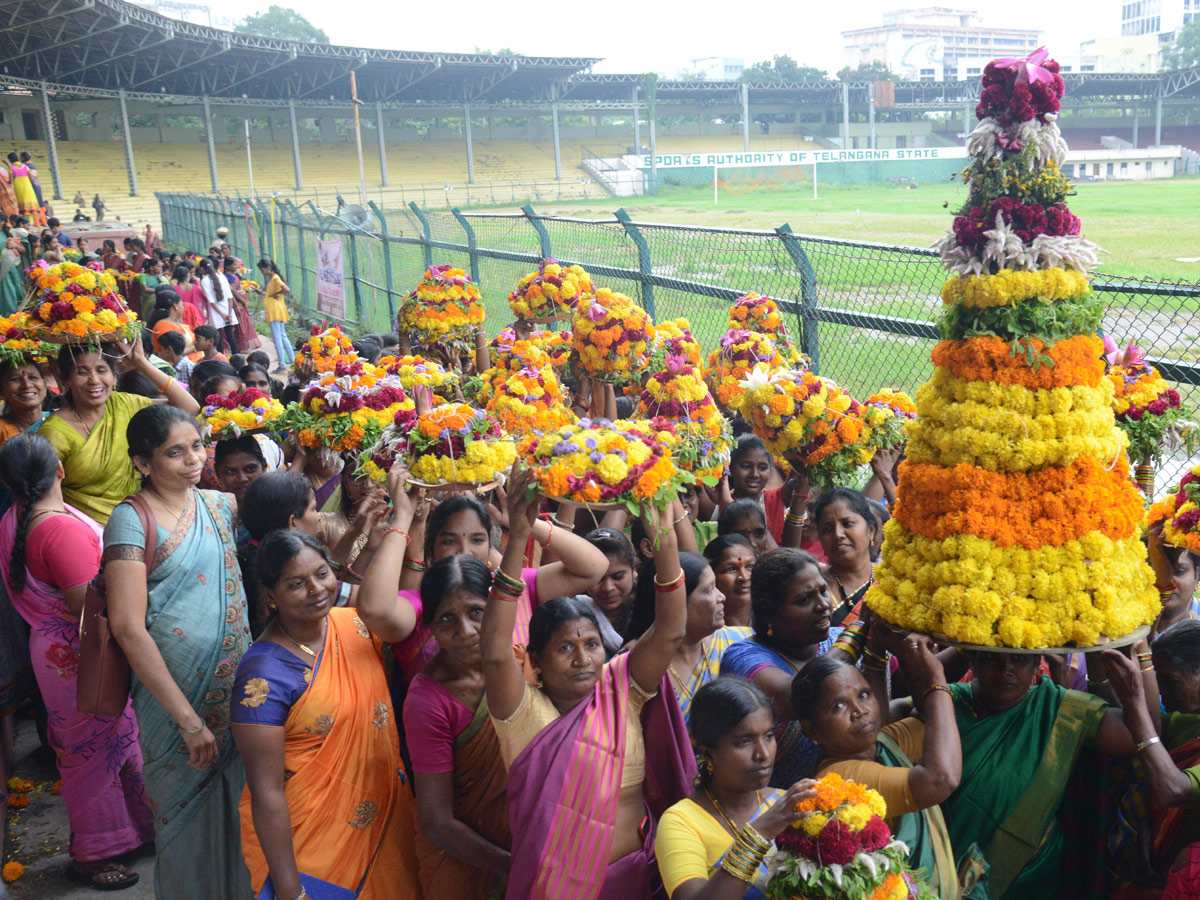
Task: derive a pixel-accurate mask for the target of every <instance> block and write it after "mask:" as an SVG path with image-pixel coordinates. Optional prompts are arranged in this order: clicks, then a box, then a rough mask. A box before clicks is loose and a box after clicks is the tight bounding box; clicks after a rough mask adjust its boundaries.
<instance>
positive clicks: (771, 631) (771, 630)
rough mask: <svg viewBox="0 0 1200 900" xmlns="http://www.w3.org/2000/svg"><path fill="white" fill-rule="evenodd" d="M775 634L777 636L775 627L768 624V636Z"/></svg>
mask: <svg viewBox="0 0 1200 900" xmlns="http://www.w3.org/2000/svg"><path fill="white" fill-rule="evenodd" d="M774 636H775V629H774V628H772V627H771V626H770V625H768V626H767V637H774Z"/></svg>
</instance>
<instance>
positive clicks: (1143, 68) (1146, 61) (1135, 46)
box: [1060, 0, 1200, 74]
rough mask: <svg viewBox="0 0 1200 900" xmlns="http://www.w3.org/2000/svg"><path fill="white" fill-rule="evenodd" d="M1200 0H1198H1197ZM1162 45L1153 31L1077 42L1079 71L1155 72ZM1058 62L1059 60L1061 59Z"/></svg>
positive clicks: (1197, 0) (1158, 63)
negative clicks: (1130, 35)
mask: <svg viewBox="0 0 1200 900" xmlns="http://www.w3.org/2000/svg"><path fill="white" fill-rule="evenodd" d="M1196 2H1197V3H1200V0H1196ZM1162 50H1163V44H1162V42H1161V41H1160V40H1159V38H1158V35H1156V34H1141V35H1136V36H1132V37H1124V36H1123V37H1103V38H1094V39H1093V40H1090V41H1084V42H1083V43H1081V44H1080V45H1079V68H1078V69H1077V70H1076V71H1079V72H1124V73H1127V74H1146V73H1151V72H1157V71H1158V70H1159V67H1160V66H1161V65H1162ZM1060 62H1061V60H1060Z"/></svg>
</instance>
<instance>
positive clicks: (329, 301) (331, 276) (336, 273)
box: [317, 238, 346, 319]
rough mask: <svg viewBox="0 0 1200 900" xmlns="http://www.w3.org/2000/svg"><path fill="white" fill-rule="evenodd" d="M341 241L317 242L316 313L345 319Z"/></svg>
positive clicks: (344, 288) (344, 286) (344, 285)
mask: <svg viewBox="0 0 1200 900" xmlns="http://www.w3.org/2000/svg"><path fill="white" fill-rule="evenodd" d="M342 271H343V270H342V241H341V239H340V238H338V239H337V240H332V241H317V311H318V312H321V313H324V314H325V315H327V316H333V317H334V318H335V319H345V318H346V283H345V278H344V276H343V274H342Z"/></svg>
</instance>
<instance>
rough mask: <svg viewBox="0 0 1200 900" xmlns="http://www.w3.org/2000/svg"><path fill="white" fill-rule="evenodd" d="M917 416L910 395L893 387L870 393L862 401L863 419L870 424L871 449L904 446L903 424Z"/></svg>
mask: <svg viewBox="0 0 1200 900" xmlns="http://www.w3.org/2000/svg"><path fill="white" fill-rule="evenodd" d="M916 417H917V404H915V403H914V402H913V399H912V397H910V396H908V394H906V393H904V391H897V390H894V389H893V388H884V389H883V390H881V391H879V392H878V393H876V394H872V395H871V396H870V397H868V398H867V399H866V401H865V402H864V403H863V419H864V421H865V422H866V423H867V425H868V426H870V429H871V436H870V440H869V441H868V443H869V445H870V447H871V449H872V450H894V449H896V448H898V447H902V446H904V441H905V437H904V424H905V423H906V422H910V421H912V420H913V419H915V418H916Z"/></svg>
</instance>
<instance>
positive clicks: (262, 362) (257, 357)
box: [246, 350, 271, 369]
mask: <svg viewBox="0 0 1200 900" xmlns="http://www.w3.org/2000/svg"><path fill="white" fill-rule="evenodd" d="M246 365H248V366H262V367H263V368H264V369H270V368H271V357H269V356H267V354H265V353H264V352H263V351H261V350H255V351H253V352H251V353H247V354H246Z"/></svg>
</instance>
